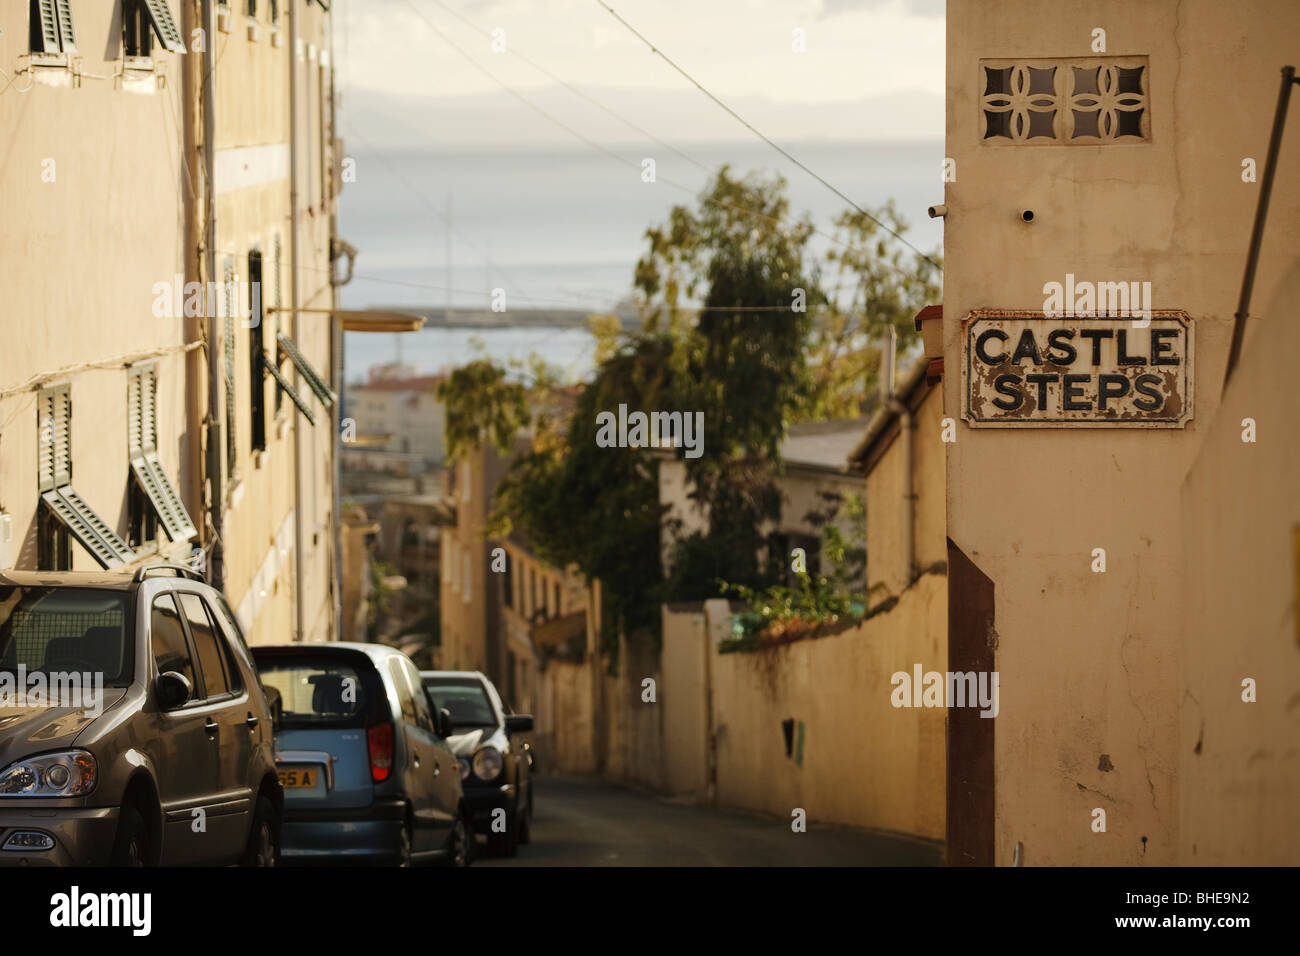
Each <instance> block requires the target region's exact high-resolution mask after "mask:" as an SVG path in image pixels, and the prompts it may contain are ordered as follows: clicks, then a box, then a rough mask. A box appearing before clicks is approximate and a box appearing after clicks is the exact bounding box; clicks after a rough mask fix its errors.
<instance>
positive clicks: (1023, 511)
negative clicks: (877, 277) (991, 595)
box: [936, 0, 1300, 865]
mask: <svg viewBox="0 0 1300 956" xmlns="http://www.w3.org/2000/svg"><path fill="white" fill-rule="evenodd" d="M1099 26H1100V27H1103V28H1104V29H1105V30H1106V32H1107V37H1108V51H1109V53H1110V54H1111V55H1124V54H1143V55H1147V56H1149V58H1150V61H1149V64H1150V70H1149V82H1150V86H1149V88H1150V102H1149V107H1150V118H1151V140H1150V142H1147V143H1144V144H1141V145H1114V146H1096V147H1078V146H1072V147H1051V146H1034V147H1028V146H1026V147H1014V146H1012V147H996V148H995V147H985V146H981V144H980V134H979V129H978V126H977V123H978V117H979V112H978V106H977V100H978V96H979V94H980V93H981V92H982V91H983V88H982V86H981V85H980V71H979V59H980V58H981V57H1017V58H1022V57H1055V56H1059V57H1068V56H1087V55H1090V44H1091V42H1092V30H1093V29H1094V28H1095V27H1099ZM947 31H948V41H947V43H948V59H947V92H948V111H947V148H946V154H947V156H948V157H950V158H951V159H953V160H955V162H956V177H957V178H956V181H955V182H950V183H948V184H947V185H946V187H945V190H944V194H943V195H944V201H945V202H946V204H947V207H948V215H947V218H946V219H945V245H944V253H945V265H946V269H945V276H944V359H945V367H946V369H947V370H948V372H947V374H945V378H944V393H945V407H946V409H947V414H948V415H950V416H952V417H954V418H958V419H960V415H961V407H962V406H961V392H960V389H961V377H960V374H959V371H958V370H959V369H960V367H961V362H962V357H963V333H962V327H961V320H962V318H963V317H964V316H965V315H966V314H968V313H969V312H970V311H971V310H972V309H976V308H1026V309H1041V308H1042V307H1043V299H1044V296H1043V292H1042V286H1043V284H1044V283H1045V282H1048V281H1062V280H1064V277H1065V275H1066V273H1074V274H1075V275H1076V276H1079V277H1080V278H1089V279H1106V280H1116V281H1118V280H1145V281H1150V282H1151V283H1152V290H1153V300H1154V301H1153V303H1152V305H1153V306H1154V307H1155V308H1175V309H1177V308H1183V309H1186V310H1187V311H1188V312H1189V314H1190V315H1191V318H1192V322H1193V324H1194V326H1195V332H1196V360H1195V361H1196V366H1195V369H1194V374H1195V389H1196V393H1195V409H1196V411H1195V418H1194V419H1193V421H1192V422H1191V423H1190V424H1189V425H1188V426H1187V428H1186V429H1185V430H1146V429H1119V428H1113V429H1112V428H1106V429H1094V430H1077V429H1074V430H1071V429H1034V430H1007V429H981V430H972V429H970V428H969V427H967V426H966V425H965V424H964V423H963V424H959V426H958V440H957V442H956V443H955V444H954V445H952V446H951V448H950V451H949V456H948V469H949V471H948V478H949V480H948V485H947V488H948V491H947V494H948V533H949V535H950V536H951V537H952V538H953V540H954V541H955V543H956V544H957V546H958V547H960V548H961V549H962V550H963V551H964V552H965V553H966V554H967V555H969V556H970V558H971V559H972V560H973V561H974V562H975V563H976V564H977V565H978V566H979V567H980V568H981V569H982V570H983V572H984V573H985V574H987V575H988V576H989V577H991V578H992V580H993V582H994V585H995V589H996V596H995V601H996V641H997V645H996V647H997V649H996V666H997V669H998V671H999V672H1000V675H1001V689H1002V709H1001V714H1000V715H999V717H998V718H997V725H996V753H995V767H994V772H995V778H996V780H997V790H996V797H995V828H996V859H997V862H998V863H1000V864H1007V863H1010V862H1011V859H1012V854H1013V851H1014V847H1015V845H1016V843H1017V842H1023V844H1024V853H1025V859H1026V860H1028V861H1032V862H1033V863H1036V864H1066V863H1073V864H1102V863H1106V864H1151V865H1156V864H1170V863H1174V862H1177V861H1178V859H1179V858H1180V851H1179V847H1180V846H1181V845H1182V843H1183V842H1184V837H1183V835H1182V834H1180V830H1179V810H1178V799H1177V789H1176V787H1177V784H1178V778H1179V767H1180V764H1181V765H1184V766H1185V765H1186V761H1188V760H1190V759H1192V758H1191V757H1190V755H1188V754H1186V753H1185V752H1183V751H1180V740H1181V737H1182V734H1181V732H1180V723H1181V721H1180V711H1181V709H1182V708H1183V707H1184V706H1190V705H1184V703H1183V696H1182V693H1181V691H1180V687H1179V674H1180V670H1181V668H1182V666H1183V663H1184V661H1185V655H1186V654H1187V653H1190V652H1191V648H1185V647H1184V645H1183V613H1182V610H1183V607H1184V603H1185V602H1186V601H1188V600H1190V599H1191V595H1190V593H1189V588H1188V587H1185V586H1184V579H1183V573H1184V571H1183V551H1184V542H1183V536H1182V533H1181V527H1182V505H1181V502H1180V496H1179V493H1178V489H1179V487H1180V483H1181V481H1182V479H1183V476H1184V475H1185V474H1186V472H1187V470H1188V468H1189V467H1190V466H1191V464H1192V463H1193V462H1194V460H1195V458H1196V456H1197V453H1198V451H1199V449H1200V447H1201V443H1202V441H1203V440H1204V438H1205V435H1206V431H1207V428H1208V425H1209V423H1210V422H1211V421H1212V420H1213V418H1214V415H1215V412H1216V409H1217V406H1218V402H1219V397H1218V389H1219V384H1220V383H1221V381H1222V376H1223V369H1224V363H1225V359H1226V348H1227V342H1228V336H1229V333H1230V328H1231V319H1232V312H1233V309H1234V307H1235V297H1236V293H1237V291H1238V288H1239V285H1240V282H1241V273H1242V267H1243V264H1244V260H1245V254H1246V248H1247V239H1248V237H1249V234H1250V227H1251V221H1252V217H1253V213H1254V209H1255V203H1256V199H1257V195H1258V189H1259V187H1258V185H1256V184H1246V183H1243V182H1242V181H1241V164H1242V159H1243V158H1244V157H1253V158H1255V159H1256V160H1257V162H1258V163H1259V164H1260V167H1261V172H1262V166H1263V160H1264V151H1265V146H1266V143H1267V138H1268V133H1269V128H1270V125H1271V120H1272V114H1273V110H1274V105H1275V102H1276V96H1277V89H1278V85H1279V72H1278V71H1279V69H1280V67H1281V66H1282V65H1283V64H1284V63H1287V62H1291V61H1293V60H1294V53H1295V49H1294V38H1295V37H1296V36H1297V35H1300V7H1297V6H1296V5H1295V4H1294V3H1289V2H1284V0H1278V2H1268V3H1258V4H1250V5H1240V4H1220V3H1214V2H1209V0H1186V2H1182V3H1172V2H1169V3H1144V4H1131V3H1121V2H1113V0H1108V2H1097V3H1087V4H1085V3H1078V2H1075V3H1062V4H1051V5H1043V4H1040V3H1034V2H1029V0H1001V2H996V3H988V2H979V3H976V2H971V0H952V2H950V3H949V4H948V19H947ZM1298 150H1300V144H1298V143H1297V140H1296V138H1295V137H1290V138H1289V139H1287V140H1284V142H1283V149H1282V155H1281V158H1280V168H1281V169H1282V170H1284V171H1285V170H1287V169H1294V168H1295V166H1296V159H1297V156H1298V155H1300V153H1298V152H1297V151H1298ZM938 188H939V186H938V183H937V182H936V192H937V190H938ZM1024 208H1031V209H1033V210H1034V211H1035V213H1036V218H1035V220H1034V222H1033V223H1032V224H1031V225H1026V224H1025V223H1023V222H1021V221H1020V219H1019V218H1018V214H1019V211H1020V210H1021V209H1024ZM1297 238H1300V181H1298V180H1296V178H1295V177H1294V176H1287V175H1285V174H1284V175H1282V176H1281V177H1280V178H1279V180H1278V182H1277V185H1276V188H1275V190H1274V193H1273V203H1272V211H1271V214H1270V219H1269V232H1268V237H1267V240H1266V242H1265V245H1264V254H1263V256H1262V258H1261V260H1260V270H1259V276H1258V284H1257V301H1260V302H1268V301H1271V300H1272V297H1273V295H1274V294H1275V291H1276V289H1277V284H1278V279H1279V276H1280V274H1281V271H1282V269H1283V268H1284V266H1285V264H1286V262H1287V261H1288V259H1287V252H1286V251H1287V250H1294V249H1295V248H1296V241H1297ZM1291 254H1293V253H1291ZM1099 547H1100V548H1105V549H1106V552H1107V556H1108V562H1107V567H1108V569H1107V571H1106V573H1104V574H1101V573H1093V572H1092V571H1091V570H1090V565H1091V562H1092V558H1091V552H1092V549H1094V548H1099ZM1251 563H1252V564H1253V563H1254V562H1253V561H1252V562H1251ZM1103 755H1105V759H1104V760H1103ZM1107 765H1109V766H1110V767H1112V768H1113V769H1109V770H1103V769H1101V768H1102V767H1103V766H1107ZM1097 807H1101V808H1103V809H1105V810H1106V811H1107V815H1108V830H1107V832H1106V833H1104V834H1101V833H1094V832H1093V831H1092V829H1091V827H1090V823H1091V821H1092V811H1093V809H1094V808H1097ZM1243 862H1245V861H1244V860H1243Z"/></svg>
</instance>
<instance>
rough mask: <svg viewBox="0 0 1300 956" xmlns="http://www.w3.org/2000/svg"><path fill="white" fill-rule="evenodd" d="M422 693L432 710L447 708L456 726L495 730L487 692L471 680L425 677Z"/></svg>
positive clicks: (494, 717) (495, 717)
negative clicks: (430, 701) (429, 702)
mask: <svg viewBox="0 0 1300 956" xmlns="http://www.w3.org/2000/svg"><path fill="white" fill-rule="evenodd" d="M424 690H425V692H426V693H427V694H428V695H429V697H430V699H431V700H432V702H433V706H434V708H435V709H436V710H441V709H442V708H444V707H445V708H447V710H448V711H450V712H451V722H452V725H453V726H456V727H495V726H496V724H497V715H496V711H494V710H493V709H492V701H491V700H490V699H488V695H487V690H486V689H485V688H484V687H483V684H482V683H481V682H480V681H477V680H474V679H473V678H465V677H462V678H456V677H443V678H439V677H426V678H425V679H424Z"/></svg>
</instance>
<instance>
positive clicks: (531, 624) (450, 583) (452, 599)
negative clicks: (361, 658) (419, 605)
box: [437, 437, 591, 734]
mask: <svg viewBox="0 0 1300 956" xmlns="http://www.w3.org/2000/svg"><path fill="white" fill-rule="evenodd" d="M528 441H530V439H529V438H527V437H521V438H520V439H519V448H520V450H521V451H522V450H523V449H524V448H525V447H526V446H527V443H528ZM511 460H512V459H510V458H506V457H505V456H502V455H500V454H499V453H498V452H497V451H496V449H495V448H492V447H491V446H487V447H484V448H479V449H476V450H474V451H472V452H470V453H467V454H465V455H464V456H462V457H461V458H460V459H459V460H458V461H456V462H455V463H454V464H453V465H452V466H451V467H449V468H448V469H447V471H446V475H447V484H446V497H445V499H444V507H445V510H444V512H443V514H442V515H441V516H440V517H439V518H438V519H437V520H439V522H441V523H443V524H444V527H442V529H441V543H440V545H441V548H440V550H441V553H440V555H439V562H440V566H441V574H442V587H441V597H440V608H441V625H442V628H441V629H442V638H441V640H442V643H441V646H440V647H439V649H438V666H439V667H443V668H448V669H468V670H481V671H483V672H484V673H486V674H487V675H488V676H489V677H491V678H492V680H493V681H494V682H495V683H496V684H497V687H498V689H499V690H500V691H501V693H502V695H503V696H504V697H505V698H506V700H507V701H508V702H509V703H510V705H511V706H512V707H514V708H515V709H516V710H519V711H521V712H522V711H527V710H528V709H529V708H530V707H533V706H534V704H535V703H536V702H537V700H538V696H539V693H540V687H539V682H540V676H539V675H540V671H541V668H542V667H543V666H544V662H543V658H544V656H546V655H549V654H560V655H569V656H577V657H582V656H583V655H585V653H586V651H587V647H588V643H589V637H590V632H591V624H590V623H589V622H590V619H591V615H590V613H589V608H590V602H591V596H590V589H589V588H588V587H587V585H586V583H585V582H584V580H583V579H582V577H581V575H580V574H578V573H577V571H576V570H575V569H572V568H557V567H555V566H554V565H552V564H549V563H548V562H546V561H543V560H542V559H541V558H540V557H538V556H537V554H536V553H535V552H534V551H533V550H532V549H531V548H530V547H529V545H528V542H527V541H525V540H524V539H523V538H522V537H520V536H518V535H512V536H511V537H509V538H507V539H505V540H499V539H496V538H489V537H486V536H485V528H486V525H487V518H488V515H489V514H490V512H491V507H492V495H493V494H494V493H495V490H496V486H497V483H498V482H499V481H500V480H501V478H502V477H503V476H504V475H505V473H506V471H507V470H508V468H509V465H510V461H511ZM548 730H549V728H548V727H546V726H544V725H539V730H538V732H539V733H540V734H545V733H547V732H548Z"/></svg>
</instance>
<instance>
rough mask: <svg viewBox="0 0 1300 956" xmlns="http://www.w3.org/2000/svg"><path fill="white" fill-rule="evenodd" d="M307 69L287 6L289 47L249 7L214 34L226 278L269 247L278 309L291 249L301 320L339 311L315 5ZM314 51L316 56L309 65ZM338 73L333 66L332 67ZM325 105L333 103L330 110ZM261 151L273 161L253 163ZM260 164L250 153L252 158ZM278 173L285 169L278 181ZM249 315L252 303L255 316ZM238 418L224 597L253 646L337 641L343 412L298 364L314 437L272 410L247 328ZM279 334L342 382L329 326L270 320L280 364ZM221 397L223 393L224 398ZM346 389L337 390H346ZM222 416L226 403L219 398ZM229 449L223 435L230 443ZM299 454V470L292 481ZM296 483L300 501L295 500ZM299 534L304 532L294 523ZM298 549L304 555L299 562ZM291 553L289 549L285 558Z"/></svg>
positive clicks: (241, 333) (290, 411) (268, 335)
mask: <svg viewBox="0 0 1300 956" xmlns="http://www.w3.org/2000/svg"><path fill="white" fill-rule="evenodd" d="M298 12H299V32H300V35H301V37H302V40H303V52H302V56H300V57H295V56H294V55H293V53H292V51H291V44H290V42H289V36H288V34H289V18H288V11H287V5H286V9H284V10H282V11H281V20H280V29H281V31H282V40H283V42H282V44H281V45H280V46H275V45H274V44H272V43H271V40H270V34H269V26H270V23H269V12H268V10H267V9H266V7H265V6H263V7H262V8H261V9H260V11H259V23H260V24H261V28H260V30H259V33H258V36H257V39H250V37H249V35H248V31H247V29H246V26H247V23H248V18H247V17H246V16H244V11H243V7H242V5H237V6H236V7H234V8H232V15H231V18H230V24H231V29H230V31H229V32H222V31H219V32H218V33H217V34H216V41H215V46H214V50H215V51H216V56H217V70H216V79H215V84H216V94H217V100H218V108H217V116H216V119H217V144H216V145H217V159H218V168H219V173H218V176H219V178H218V195H217V257H216V259H217V270H218V273H220V272H221V271H222V269H223V267H224V262H225V260H226V258H227V257H230V258H231V259H233V260H234V261H233V265H234V268H235V271H236V273H237V274H238V276H239V277H240V279H242V280H245V281H246V280H247V278H248V253H249V251H250V250H251V249H253V248H259V249H260V250H261V252H262V258H263V304H264V306H265V307H267V308H269V307H271V306H273V305H275V304H276V296H275V277H276V274H275V261H274V248H275V238H276V237H277V236H278V237H279V239H280V244H281V249H282V263H283V264H282V266H281V270H280V276H279V281H280V301H281V303H282V304H283V305H284V306H286V307H288V306H290V305H291V304H292V301H291V297H292V288H293V270H295V269H296V270H297V281H298V290H299V291H298V296H299V302H300V304H301V306H302V307H304V308H326V307H329V306H330V305H332V304H333V289H332V287H331V285H330V261H329V234H330V217H329V213H330V209H331V206H332V200H331V199H330V197H329V196H328V195H327V194H326V193H325V192H324V191H323V187H322V174H321V168H322V165H323V160H322V157H321V143H322V136H324V137H325V139H328V138H329V133H328V127H327V123H328V113H326V116H325V120H326V124H325V125H323V124H322V114H321V111H322V107H324V108H326V109H327V108H328V98H329V85H328V82H325V83H322V81H321V69H322V65H321V51H323V50H328V46H329V38H328V33H327V26H328V20H327V18H326V15H325V14H324V12H323V11H321V10H320V8H319V7H318V6H316V5H314V4H303V5H301V6H300V8H299V11H298ZM312 50H315V55H314V56H309V53H310V52H311V51H312ZM325 59H326V60H328V56H326V58H325ZM291 63H293V64H294V68H296V69H297V70H298V71H299V77H300V85H299V91H298V92H299V104H300V110H299V125H298V135H299V137H300V147H299V157H298V165H297V175H298V184H299V195H298V208H297V210H296V215H297V218H298V222H299V239H298V249H297V255H296V256H295V250H294V247H293V241H292V231H291V218H290V217H291V215H292V214H294V212H295V210H291V207H290V203H291V193H290V189H291V184H290V179H289V171H290V170H289V166H288V165H287V156H288V150H289V140H290V96H289V70H290V64H291ZM322 95H323V96H324V99H323V100H322ZM259 149H260V150H263V152H262V153H257V152H255V151H256V150H259ZM250 151H252V152H250ZM267 151H270V152H272V153H274V152H276V151H278V152H279V154H280V155H281V156H283V157H285V160H286V164H285V165H283V166H277V165H276V164H275V162H274V161H272V160H268V159H267ZM244 166H247V167H248V172H247V173H246V175H247V176H248V177H249V178H248V179H247V180H239V179H236V180H233V181H223V180H222V179H221V178H220V176H221V173H220V170H221V169H222V168H225V169H231V168H234V169H239V168H241V167H244ZM268 169H277V170H280V171H281V172H280V174H278V175H270V174H269V173H268V172H267V170H268ZM243 304H244V305H245V306H246V305H247V294H246V293H245V299H244V303H243ZM235 324H236V334H235V343H236V346H235V386H236V388H235V408H236V438H237V445H238V448H237V459H236V472H235V477H234V478H232V479H229V480H228V482H227V484H226V489H225V490H226V511H225V513H224V515H223V518H224V531H223V541H224V543H225V558H226V568H225V572H226V591H227V594H228V595H229V596H230V599H231V603H232V604H233V605H234V606H235V607H236V608H237V609H239V610H240V611H241V612H243V613H244V614H245V615H246V620H247V621H248V622H249V623H248V628H247V629H248V631H249V640H250V642H252V643H278V642H283V641H290V640H293V639H294V638H295V634H296V633H297V632H299V631H300V632H301V636H302V638H303V639H304V640H307V641H321V640H331V639H337V637H338V634H337V633H336V623H335V620H334V618H335V600H336V596H335V594H334V586H333V575H334V569H335V562H336V560H337V558H338V556H336V555H335V554H334V548H335V537H334V522H335V517H336V516H335V515H334V514H333V511H334V509H333V491H332V489H333V479H334V474H333V471H334V455H335V454H336V451H337V432H336V428H335V420H336V418H337V414H338V408H337V406H335V407H334V408H326V407H325V406H323V405H322V404H321V403H320V402H319V401H318V400H317V399H316V397H315V396H314V395H313V394H312V392H311V390H310V389H309V388H308V387H307V385H306V382H305V381H303V380H302V379H301V378H300V377H299V376H298V374H297V372H296V370H295V369H294V368H293V366H292V365H291V364H289V363H285V364H284V365H282V366H281V371H282V372H284V373H285V375H286V377H288V378H289V380H290V381H291V382H293V383H294V384H295V388H296V390H297V392H298V394H299V395H300V396H302V397H303V398H304V399H305V400H306V402H307V403H308V404H309V405H310V406H311V408H312V411H313V414H314V415H315V418H316V425H315V426H314V427H313V426H312V425H310V424H309V423H308V422H307V420H306V419H305V418H304V417H302V416H301V415H300V414H299V413H298V412H297V410H296V408H295V407H294V405H293V403H292V402H291V401H290V400H289V399H288V398H287V397H286V398H285V399H283V401H282V402H281V405H280V409H279V410H278V412H277V411H276V410H275V401H276V391H277V389H276V386H275V383H274V382H273V381H272V380H271V379H270V378H269V377H263V378H261V379H260V380H258V381H254V378H253V376H252V374H251V371H250V356H249V345H250V339H249V332H248V330H247V329H246V328H245V325H244V323H243V322H241V321H239V320H236V323H235ZM277 327H278V328H280V329H282V330H283V331H284V332H285V333H286V334H288V335H289V336H290V337H291V338H292V339H293V340H294V341H295V342H296V343H297V345H298V347H299V349H300V350H301V351H302V353H303V355H304V356H305V357H306V358H307V361H309V362H310V363H311V364H312V366H313V367H314V368H315V369H316V371H317V373H318V374H320V375H321V377H322V378H324V379H325V380H326V381H330V380H331V378H332V371H331V368H332V361H333V352H332V349H331V334H330V323H329V319H328V318H327V317H325V316H321V315H312V314H302V315H299V316H297V317H296V319H295V318H294V317H292V316H290V315H289V314H283V315H281V316H280V317H279V319H278V322H277V318H276V317H275V316H271V315H268V316H267V317H266V319H265V325H264V328H263V346H264V348H265V349H266V351H267V353H268V354H269V355H271V356H272V357H273V358H274V356H275V352H276V344H275V333H276V330H277ZM254 387H259V388H262V389H263V392H264V403H265V408H266V409H267V429H266V438H267V447H266V450H265V451H264V452H255V451H254V450H253V449H252V448H251V444H250V440H251V404H250V403H251V389H252V388H254ZM222 388H223V393H224V384H223V386H222ZM337 390H338V389H337V386H336V391H337ZM221 402H222V404H221V407H222V408H223V409H224V407H225V406H224V394H223V395H222V396H221ZM223 441H224V436H223ZM295 447H296V448H297V451H298V461H299V466H298V467H299V469H300V470H297V471H295V464H294V462H295ZM295 484H296V486H297V487H296V490H297V500H295ZM295 522H300V524H301V529H300V530H298V529H295V528H294V523H295ZM299 540H301V553H299V551H298V548H299V544H298V542H299ZM286 545H287V547H286ZM299 561H300V562H302V564H303V576H302V579H301V584H302V595H301V607H302V620H301V622H297V624H296V618H297V614H298V600H297V594H296V591H297V588H298V585H299V582H298V578H297V576H296V570H295V562H299Z"/></svg>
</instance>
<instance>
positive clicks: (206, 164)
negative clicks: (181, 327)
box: [202, 0, 225, 591]
mask: <svg viewBox="0 0 1300 956" xmlns="http://www.w3.org/2000/svg"><path fill="white" fill-rule="evenodd" d="M202 16H203V31H204V36H205V37H206V38H207V42H205V43H204V44H203V89H202V97H203V205H204V210H203V217H204V233H203V267H204V271H206V272H207V276H206V278H207V284H206V286H205V292H206V293H207V294H205V296H204V301H205V302H206V303H207V308H206V309H205V312H206V313H207V314H206V316H205V318H204V321H205V322H206V323H207V327H208V421H207V439H208V456H207V460H208V467H207V471H208V495H209V501H208V515H209V518H210V520H211V522H212V537H211V539H210V543H211V545H212V554H211V556H210V558H209V561H208V583H209V584H211V585H212V586H213V587H214V588H216V589H217V590H218V591H221V590H224V585H225V559H224V555H223V552H224V548H223V546H222V543H221V524H222V520H223V519H222V497H223V496H224V495H225V489H224V487H223V485H224V482H223V481H222V480H221V479H222V475H223V472H222V470H221V437H222V436H221V407H220V401H219V399H218V396H219V395H220V394H221V366H220V361H221V360H220V355H221V335H220V331H219V328H218V323H217V317H216V314H217V309H216V304H217V303H216V301H215V300H216V296H215V295H214V294H213V293H214V291H215V289H216V281H217V191H216V183H215V173H216V165H217V158H216V153H217V150H216V140H217V117H216V101H217V98H216V94H215V90H214V86H215V73H216V68H217V62H216V58H215V54H214V50H213V47H214V45H215V44H214V43H213V42H212V38H213V37H215V36H216V30H215V27H216V21H215V16H216V13H215V10H214V8H213V4H212V0H203V3H202Z"/></svg>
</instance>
